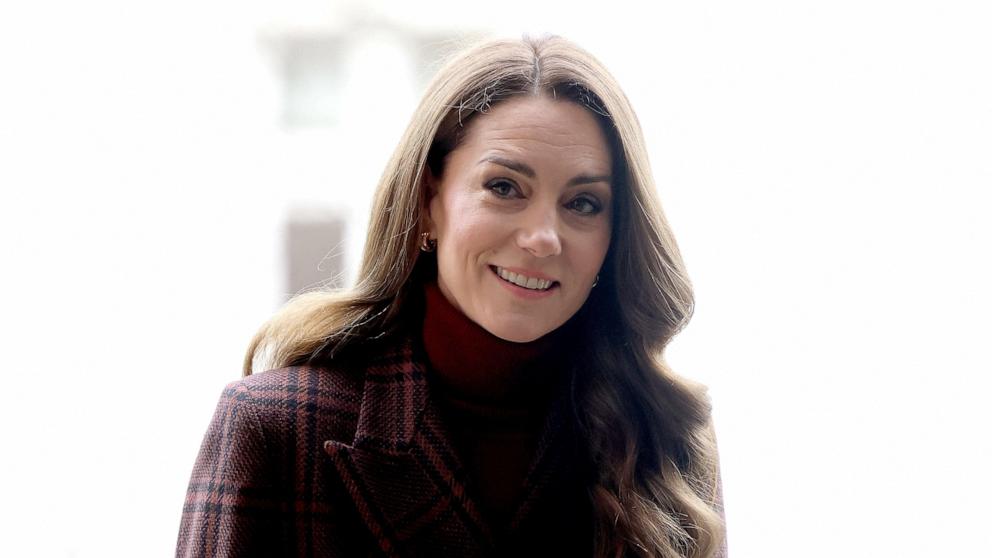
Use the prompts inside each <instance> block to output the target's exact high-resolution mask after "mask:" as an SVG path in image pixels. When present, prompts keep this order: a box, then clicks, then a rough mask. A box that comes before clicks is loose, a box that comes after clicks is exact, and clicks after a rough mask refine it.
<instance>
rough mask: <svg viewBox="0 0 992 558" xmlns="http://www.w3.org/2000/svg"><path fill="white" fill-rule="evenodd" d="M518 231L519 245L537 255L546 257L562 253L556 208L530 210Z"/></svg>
mask: <svg viewBox="0 0 992 558" xmlns="http://www.w3.org/2000/svg"><path fill="white" fill-rule="evenodd" d="M529 213H530V215H528V216H527V218H526V220H525V221H524V223H523V225H522V226H521V227H520V230H519V231H518V232H517V246H519V247H521V248H523V249H524V250H527V251H528V252H530V253H531V254H533V255H534V256H535V257H538V258H546V257H548V256H557V255H558V254H561V237H560V236H559V234H558V226H559V223H558V214H557V212H556V211H555V210H534V211H531V212H529Z"/></svg>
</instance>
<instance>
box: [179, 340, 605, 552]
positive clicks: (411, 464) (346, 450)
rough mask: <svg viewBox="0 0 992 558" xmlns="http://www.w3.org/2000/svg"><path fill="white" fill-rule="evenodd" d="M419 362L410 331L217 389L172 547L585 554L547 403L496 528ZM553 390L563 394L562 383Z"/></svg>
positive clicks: (569, 464)
mask: <svg viewBox="0 0 992 558" xmlns="http://www.w3.org/2000/svg"><path fill="white" fill-rule="evenodd" d="M425 362H426V359H425V357H424V355H423V354H422V349H420V348H419V344H417V343H414V342H413V341H412V340H411V339H410V338H402V339H398V340H395V341H392V342H389V343H388V344H387V346H385V347H383V348H381V350H377V351H375V354H374V356H373V357H371V358H368V357H367V356H366V358H363V359H361V360H353V361H349V360H348V359H345V360H343V361H338V360H335V361H334V363H333V364H331V365H327V366H321V367H310V366H298V367H291V368H283V369H280V370H273V371H269V372H265V373H262V374H256V375H252V376H249V377H247V378H244V379H242V380H240V381H237V382H234V383H232V384H230V385H228V386H227V388H226V389H225V390H224V392H223V395H222V396H221V400H220V403H219V404H218V406H217V410H216V412H215V414H214V417H213V420H212V422H211V424H210V427H209V429H208V431H207V433H206V435H205V437H204V440H203V445H202V446H201V449H200V453H199V456H198V457H197V460H196V464H195V466H194V469H193V474H192V478H191V480H190V484H189V490H188V492H187V495H186V503H185V505H184V507H183V515H182V522H181V525H180V530H179V542H178V547H177V550H176V555H177V556H181V557H198V556H331V557H349V558H350V557H355V556H388V557H400V556H403V557H406V556H467V557H473V556H480V557H481V556H553V555H557V556H582V555H586V556H588V555H590V554H591V551H592V547H591V531H592V523H591V515H590V514H589V503H588V497H587V494H586V483H585V482H584V480H583V479H584V476H583V475H585V474H587V470H586V469H584V468H583V467H582V466H581V463H582V462H583V461H582V460H581V458H578V457H577V456H578V455H579V453H578V452H576V451H575V446H574V437H572V436H570V435H569V434H568V432H567V429H566V428H565V427H564V426H563V425H564V421H562V420H561V417H562V415H563V413H564V412H565V410H564V406H565V399H566V398H565V397H560V399H559V401H557V402H556V403H554V404H553V405H552V410H551V411H550V413H549V416H548V418H547V419H546V424H545V426H544V430H543V433H542V434H541V437H540V441H539V443H538V448H537V450H536V455H535V459H534V461H533V463H532V465H531V469H530V471H529V472H528V474H527V477H526V479H525V481H524V490H523V497H522V500H521V501H520V503H519V506H518V508H517V511H516V514H515V516H514V518H513V520H512V522H511V524H510V526H509V529H508V531H507V532H505V533H499V536H494V533H493V532H492V530H491V529H490V527H489V526H488V525H487V523H486V521H485V520H484V519H483V518H482V517H481V515H480V511H479V507H478V505H477V504H476V503H475V501H474V500H473V498H472V486H471V482H470V479H469V478H467V473H466V469H465V468H464V467H463V466H462V464H461V463H460V462H459V458H458V456H457V455H456V452H455V450H454V449H453V445H452V442H451V440H450V439H449V436H448V434H447V432H446V431H445V428H444V424H443V422H442V420H441V417H440V414H439V409H438V407H437V406H436V404H435V403H434V402H433V401H432V400H431V398H430V396H429V390H428V384H427V377H426V366H425ZM561 391H562V393H563V394H564V391H565V390H561Z"/></svg>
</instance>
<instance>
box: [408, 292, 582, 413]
mask: <svg viewBox="0 0 992 558" xmlns="http://www.w3.org/2000/svg"><path fill="white" fill-rule="evenodd" d="M425 300H426V307H425V312H424V326H423V341H424V349H425V350H426V352H427V358H428V360H429V361H430V364H431V367H432V369H433V371H434V372H435V374H434V380H435V381H436V383H437V384H438V387H439V388H441V389H443V390H444V391H446V392H448V393H449V394H450V395H452V396H454V397H457V398H459V399H464V400H469V401H475V402H478V403H483V404H498V405H507V406H529V405H531V404H533V403H535V402H537V401H541V400H544V399H546V397H547V395H548V390H549V389H550V386H551V384H552V383H553V382H554V379H555V377H556V375H557V374H556V371H557V370H558V369H560V368H561V365H562V362H561V354H562V350H561V349H562V348H563V347H562V345H563V344H564V343H565V340H566V332H565V331H563V329H564V328H559V329H558V330H556V331H554V332H552V333H550V334H548V335H545V336H544V337H541V338H540V339H537V340H535V341H531V342H529V343H514V342H512V341H506V340H505V339H500V338H499V337H496V336H495V335H493V334H491V333H489V332H488V331H486V330H485V329H484V328H483V327H481V326H479V325H478V324H476V323H475V322H473V321H472V320H471V319H469V318H468V317H467V316H466V315H465V314H463V313H462V312H461V311H460V310H458V309H457V308H455V307H454V306H453V305H452V304H451V302H449V301H448V299H447V298H446V297H445V296H444V294H443V293H442V292H441V290H440V288H439V287H438V286H437V283H435V282H431V283H428V284H427V285H426V286H425Z"/></svg>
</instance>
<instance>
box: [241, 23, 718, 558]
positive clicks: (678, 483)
mask: <svg viewBox="0 0 992 558" xmlns="http://www.w3.org/2000/svg"><path fill="white" fill-rule="evenodd" d="M519 95H548V96H551V97H553V98H558V99H563V100H567V101H570V102H575V103H578V104H580V105H581V106H583V107H585V108H587V109H588V110H590V111H591V112H592V113H593V114H594V115H595V116H596V118H597V119H599V121H600V122H601V124H602V126H603V129H604V131H606V133H607V136H608V138H609V140H610V145H611V149H612V151H613V153H612V156H613V161H614V173H613V176H614V183H613V188H614V193H615V194H614V204H615V207H614V213H613V215H614V218H613V233H612V237H611V245H610V248H609V250H608V253H607V257H606V261H605V262H604V264H603V268H602V270H601V273H600V281H599V285H598V286H597V288H595V289H593V291H592V293H591V294H590V296H589V299H588V300H587V301H586V303H585V304H584V305H583V308H582V309H581V310H580V311H579V315H578V316H577V318H578V319H579V323H581V324H583V327H582V335H584V336H585V339H584V342H583V343H582V347H583V349H582V350H583V351H584V354H583V355H582V358H580V359H577V362H581V363H582V364H581V367H582V369H581V370H577V371H576V374H575V378H576V389H575V392H576V395H575V397H576V399H577V401H576V405H577V408H581V409H582V412H581V413H575V416H574V417H573V421H574V426H575V427H576V428H577V429H578V431H579V432H580V433H581V435H582V436H583V439H584V442H585V443H584V447H587V448H588V458H589V460H590V462H591V463H592V464H593V467H594V470H595V478H594V479H593V480H592V482H593V486H592V487H591V488H590V500H591V503H592V508H593V514H594V518H595V533H594V541H595V550H594V554H595V556H597V557H598V558H606V557H621V556H640V557H665V558H675V557H680V558H709V557H712V556H715V555H716V554H717V553H718V552H719V549H720V547H721V545H722V543H723V537H724V529H723V521H722V519H721V511H722V510H721V503H720V501H719V479H718V471H717V469H718V467H717V463H716V444H715V439H714V436H713V430H712V427H711V422H710V405H709V400H708V398H707V396H706V392H705V389H704V388H702V387H701V386H699V385H697V384H694V383H691V382H689V381H687V380H685V379H683V378H681V377H679V376H677V375H676V374H674V373H673V372H672V370H670V369H669V367H668V366H667V365H666V364H665V362H664V360H663V358H662V355H663V350H664V348H665V347H666V345H667V344H668V342H669V341H670V340H671V339H672V337H673V336H674V335H675V334H676V333H678V331H679V330H680V329H681V328H682V327H684V326H685V324H686V323H687V322H688V320H689V318H690V317H691V315H692V310H693V295H692V287H691V285H690V283H689V279H688V277H687V275H686V272H685V268H684V265H683V263H682V258H681V255H680V253H679V249H678V246H677V244H676V242H675V238H674V237H673V235H672V232H671V230H670V227H669V225H668V223H667V221H666V220H665V217H664V215H663V213H662V210H661V206H660V205H659V203H658V201H657V199H656V194H655V186H654V182H653V178H652V174H651V170H650V168H649V164H648V157H647V153H646V150H645V146H644V140H643V137H642V133H641V129H640V125H639V123H638V121H637V117H636V116H635V114H634V111H633V109H632V108H631V106H630V103H629V101H628V100H627V98H626V96H625V95H624V94H623V92H622V91H621V89H620V87H619V85H618V84H617V83H616V81H615V80H614V79H613V77H612V76H611V75H610V74H609V72H607V70H606V69H605V68H604V67H603V66H602V65H601V64H600V63H599V62H598V61H597V60H596V59H595V58H593V57H592V56H591V55H590V54H588V53H587V52H585V51H583V50H582V49H580V48H578V47H576V46H575V45H573V44H572V43H570V42H568V41H566V40H564V39H561V38H558V37H542V38H537V39H533V38H524V39H522V40H500V41H489V42H485V43H482V44H479V45H477V46H475V47H473V48H470V49H468V50H465V51H463V52H461V53H460V54H459V55H457V56H456V57H454V58H453V59H451V60H450V61H449V62H448V63H447V64H446V65H445V66H444V67H442V68H441V70H440V71H439V72H438V74H437V75H436V76H435V77H434V79H433V81H432V82H431V83H430V85H429V86H428V88H427V91H426V93H425V95H424V97H423V99H422V101H421V103H420V105H419V107H418V108H417V109H416V112H415V114H414V117H413V120H412V122H411V123H410V125H409V126H408V127H407V129H406V132H405V133H404V135H403V137H402V139H401V140H400V143H399V146H398V147H397V148H396V151H395V152H394V154H393V156H392V158H391V159H390V161H389V163H388V164H387V165H386V169H385V172H384V173H383V175H382V178H381V179H380V182H379V186H378V189H377V192H376V196H375V200H374V202H373V209H372V216H371V220H370V223H369V231H368V237H367V239H366V243H365V252H364V255H363V260H362V264H361V268H360V271H359V274H358V279H357V282H356V284H355V286H354V287H353V288H351V289H347V290H341V291H336V292H312V293H306V294H302V295H300V296H297V297H295V298H294V299H293V300H291V301H290V302H289V303H288V304H287V305H286V306H285V307H284V308H283V309H282V310H281V311H280V312H279V313H277V314H276V315H275V316H274V317H273V318H272V319H271V320H270V321H269V322H267V323H266V324H265V325H263V326H262V328H261V329H260V330H259V332H258V333H257V334H256V335H255V337H254V339H253V340H252V341H251V344H250V346H249V348H248V352H247V355H246V357H245V365H244V373H245V375H248V374H251V372H252V370H253V369H265V368H266V367H278V366H287V365H293V364H300V363H303V362H311V361H314V360H316V359H320V358H324V357H327V356H330V355H333V354H335V353H336V352H338V351H341V350H343V349H345V348H347V347H349V346H353V345H356V344H357V342H360V341H364V340H367V339H370V338H374V337H380V336H382V335H385V334H388V333H389V332H391V331H393V330H395V329H397V328H398V327H399V324H400V322H401V315H402V313H403V310H404V308H406V307H407V305H408V304H411V303H412V302H411V301H412V300H413V299H412V298H411V297H412V296H413V295H414V294H415V293H416V292H417V291H418V290H419V289H420V288H421V283H422V282H423V281H424V280H425V278H426V277H427V274H430V273H432V272H434V270H431V269H426V268H428V267H430V266H431V265H432V264H433V263H434V260H433V259H430V258H424V257H421V252H420V251H419V249H418V242H419V235H420V233H421V232H423V231H424V230H426V229H425V219H424V216H425V211H426V209H425V208H426V204H427V201H428V196H429V192H428V188H427V186H426V180H425V178H426V177H425V169H426V168H430V170H431V171H432V172H433V174H434V175H435V176H440V175H441V174H442V171H443V166H444V161H445V158H446V156H447V155H448V154H449V153H450V152H451V151H452V150H454V149H455V148H457V146H458V145H459V143H460V142H461V140H462V137H463V134H464V133H465V130H466V125H467V123H468V122H469V121H470V120H471V119H472V118H475V117H478V115H480V114H484V113H486V112H487V111H488V110H489V109H490V108H492V107H493V106H494V105H495V104H496V103H499V102H500V101H502V100H505V99H507V98H510V97H514V96H519ZM621 293H622V296H621ZM591 316H595V319H591V318H590V317H591Z"/></svg>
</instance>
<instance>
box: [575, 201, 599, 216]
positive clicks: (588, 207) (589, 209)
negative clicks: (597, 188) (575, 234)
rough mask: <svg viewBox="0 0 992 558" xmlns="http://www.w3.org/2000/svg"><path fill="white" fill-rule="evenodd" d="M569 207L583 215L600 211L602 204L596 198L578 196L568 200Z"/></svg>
mask: <svg viewBox="0 0 992 558" xmlns="http://www.w3.org/2000/svg"><path fill="white" fill-rule="evenodd" d="M568 208H569V209H572V210H573V211H575V212H576V213H579V214H582V215H595V214H597V213H599V212H600V210H601V209H602V206H601V205H600V204H599V202H597V201H596V200H592V199H590V198H587V197H578V198H575V199H574V200H572V201H570V202H568Z"/></svg>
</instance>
